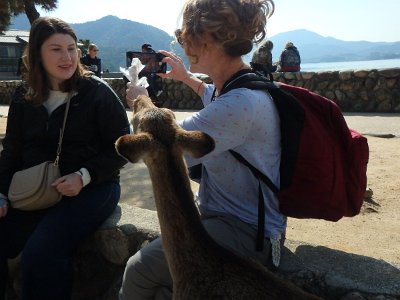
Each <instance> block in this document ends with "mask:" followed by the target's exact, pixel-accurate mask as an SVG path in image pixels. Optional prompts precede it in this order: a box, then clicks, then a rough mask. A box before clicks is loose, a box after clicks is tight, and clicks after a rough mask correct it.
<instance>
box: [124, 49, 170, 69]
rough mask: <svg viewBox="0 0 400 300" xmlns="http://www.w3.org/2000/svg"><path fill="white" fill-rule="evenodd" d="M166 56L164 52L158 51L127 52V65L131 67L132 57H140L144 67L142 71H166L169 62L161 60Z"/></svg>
mask: <svg viewBox="0 0 400 300" xmlns="http://www.w3.org/2000/svg"><path fill="white" fill-rule="evenodd" d="M164 57H165V55H164V54H161V53H158V52H136V51H128V52H126V66H127V67H130V65H131V62H132V59H133V58H138V59H139V60H140V62H141V63H142V65H144V68H143V69H142V71H141V73H165V72H167V64H166V63H163V62H161V61H162V59H163V58H164Z"/></svg>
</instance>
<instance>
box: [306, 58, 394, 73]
mask: <svg viewBox="0 0 400 300" xmlns="http://www.w3.org/2000/svg"><path fill="white" fill-rule="evenodd" d="M391 68H400V59H398V58H397V59H381V60H362V61H343V62H321V63H302V64H301V71H302V72H321V71H345V70H370V69H391Z"/></svg>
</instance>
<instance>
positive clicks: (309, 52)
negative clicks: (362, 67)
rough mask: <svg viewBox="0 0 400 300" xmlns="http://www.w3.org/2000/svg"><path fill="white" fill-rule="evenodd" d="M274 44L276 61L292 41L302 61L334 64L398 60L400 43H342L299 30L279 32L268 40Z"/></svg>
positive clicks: (273, 55) (273, 52)
mask: <svg viewBox="0 0 400 300" xmlns="http://www.w3.org/2000/svg"><path fill="white" fill-rule="evenodd" d="M270 40H271V41H272V42H273V43H274V49H273V51H272V57H273V60H274V61H277V60H278V59H279V55H280V53H281V51H282V50H283V49H284V47H285V44H286V43H287V42H288V41H291V42H293V43H294V44H295V46H296V47H297V48H298V49H299V52H300V55H301V59H302V62H304V63H314V62H315V63H317V62H335V61H358V60H375V59H392V58H400V41H399V42H394V43H388V42H367V41H351V42H349V41H342V40H338V39H335V38H333V37H323V36H321V35H319V34H316V33H314V32H311V31H308V30H305V29H299V30H294V31H289V32H284V33H279V34H277V35H274V36H272V37H271V38H270Z"/></svg>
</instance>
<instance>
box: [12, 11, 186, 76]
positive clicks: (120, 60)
mask: <svg viewBox="0 0 400 300" xmlns="http://www.w3.org/2000/svg"><path fill="white" fill-rule="evenodd" d="M71 27H72V28H73V29H74V31H75V33H76V35H77V37H78V39H84V40H86V39H88V40H90V41H91V42H92V43H95V44H96V45H97V46H98V47H99V49H100V53H99V57H100V58H101V60H102V69H103V70H106V69H109V71H111V72H117V71H119V68H120V67H126V60H125V53H126V52H127V51H141V45H142V44H144V43H150V44H151V45H152V46H153V49H155V50H157V49H164V50H168V51H174V52H175V53H177V54H178V55H180V56H183V50H182V48H181V47H180V46H179V45H176V43H173V41H174V40H175V39H174V38H173V37H172V36H170V35H169V34H168V33H166V32H165V31H163V30H161V29H158V28H156V27H153V26H150V25H146V24H142V23H138V22H133V21H129V20H125V19H119V18H118V17H115V16H106V17H103V18H101V19H99V20H96V21H90V22H86V23H76V24H74V23H72V24H71ZM9 28H10V29H20V30H29V29H30V24H29V21H28V19H27V17H26V15H19V16H17V17H15V18H14V19H13V20H12V25H11V26H10V27H9Z"/></svg>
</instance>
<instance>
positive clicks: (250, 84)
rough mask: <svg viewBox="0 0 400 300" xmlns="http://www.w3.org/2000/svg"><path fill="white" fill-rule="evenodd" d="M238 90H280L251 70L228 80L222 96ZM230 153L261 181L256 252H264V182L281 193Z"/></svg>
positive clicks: (255, 169) (242, 160)
mask: <svg viewBox="0 0 400 300" xmlns="http://www.w3.org/2000/svg"><path fill="white" fill-rule="evenodd" d="M236 88H249V89H253V90H269V89H278V87H277V86H276V85H274V84H273V83H272V82H271V81H269V80H268V79H267V78H265V77H263V76H260V75H259V74H256V73H254V72H253V71H250V70H241V71H239V72H238V73H236V74H235V75H234V76H233V77H232V78H231V79H230V80H228V81H227V82H226V83H225V85H224V87H223V88H222V90H221V93H220V95H222V94H224V93H227V92H229V91H230V90H232V89H236ZM229 152H230V153H231V154H232V155H233V156H234V157H235V158H236V159H237V160H238V161H239V162H241V163H242V164H244V165H245V166H246V167H248V168H249V169H250V170H251V172H252V173H253V175H254V176H255V177H256V178H257V179H258V180H259V183H258V217H257V219H258V222H257V237H256V250H257V251H262V249H263V248H264V227H265V202H264V195H263V192H262V188H261V182H260V180H262V181H263V182H264V183H265V184H266V185H267V186H268V187H269V188H270V189H271V190H272V191H273V192H274V193H277V192H279V189H278V188H277V187H276V185H275V184H274V183H273V182H272V181H271V180H270V179H269V178H268V176H266V175H265V174H263V173H262V172H261V171H259V170H258V169H257V168H256V167H254V166H253V165H252V164H251V163H249V162H248V161H247V160H246V159H245V158H244V157H243V156H242V155H241V154H239V153H237V152H235V151H233V150H229Z"/></svg>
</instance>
